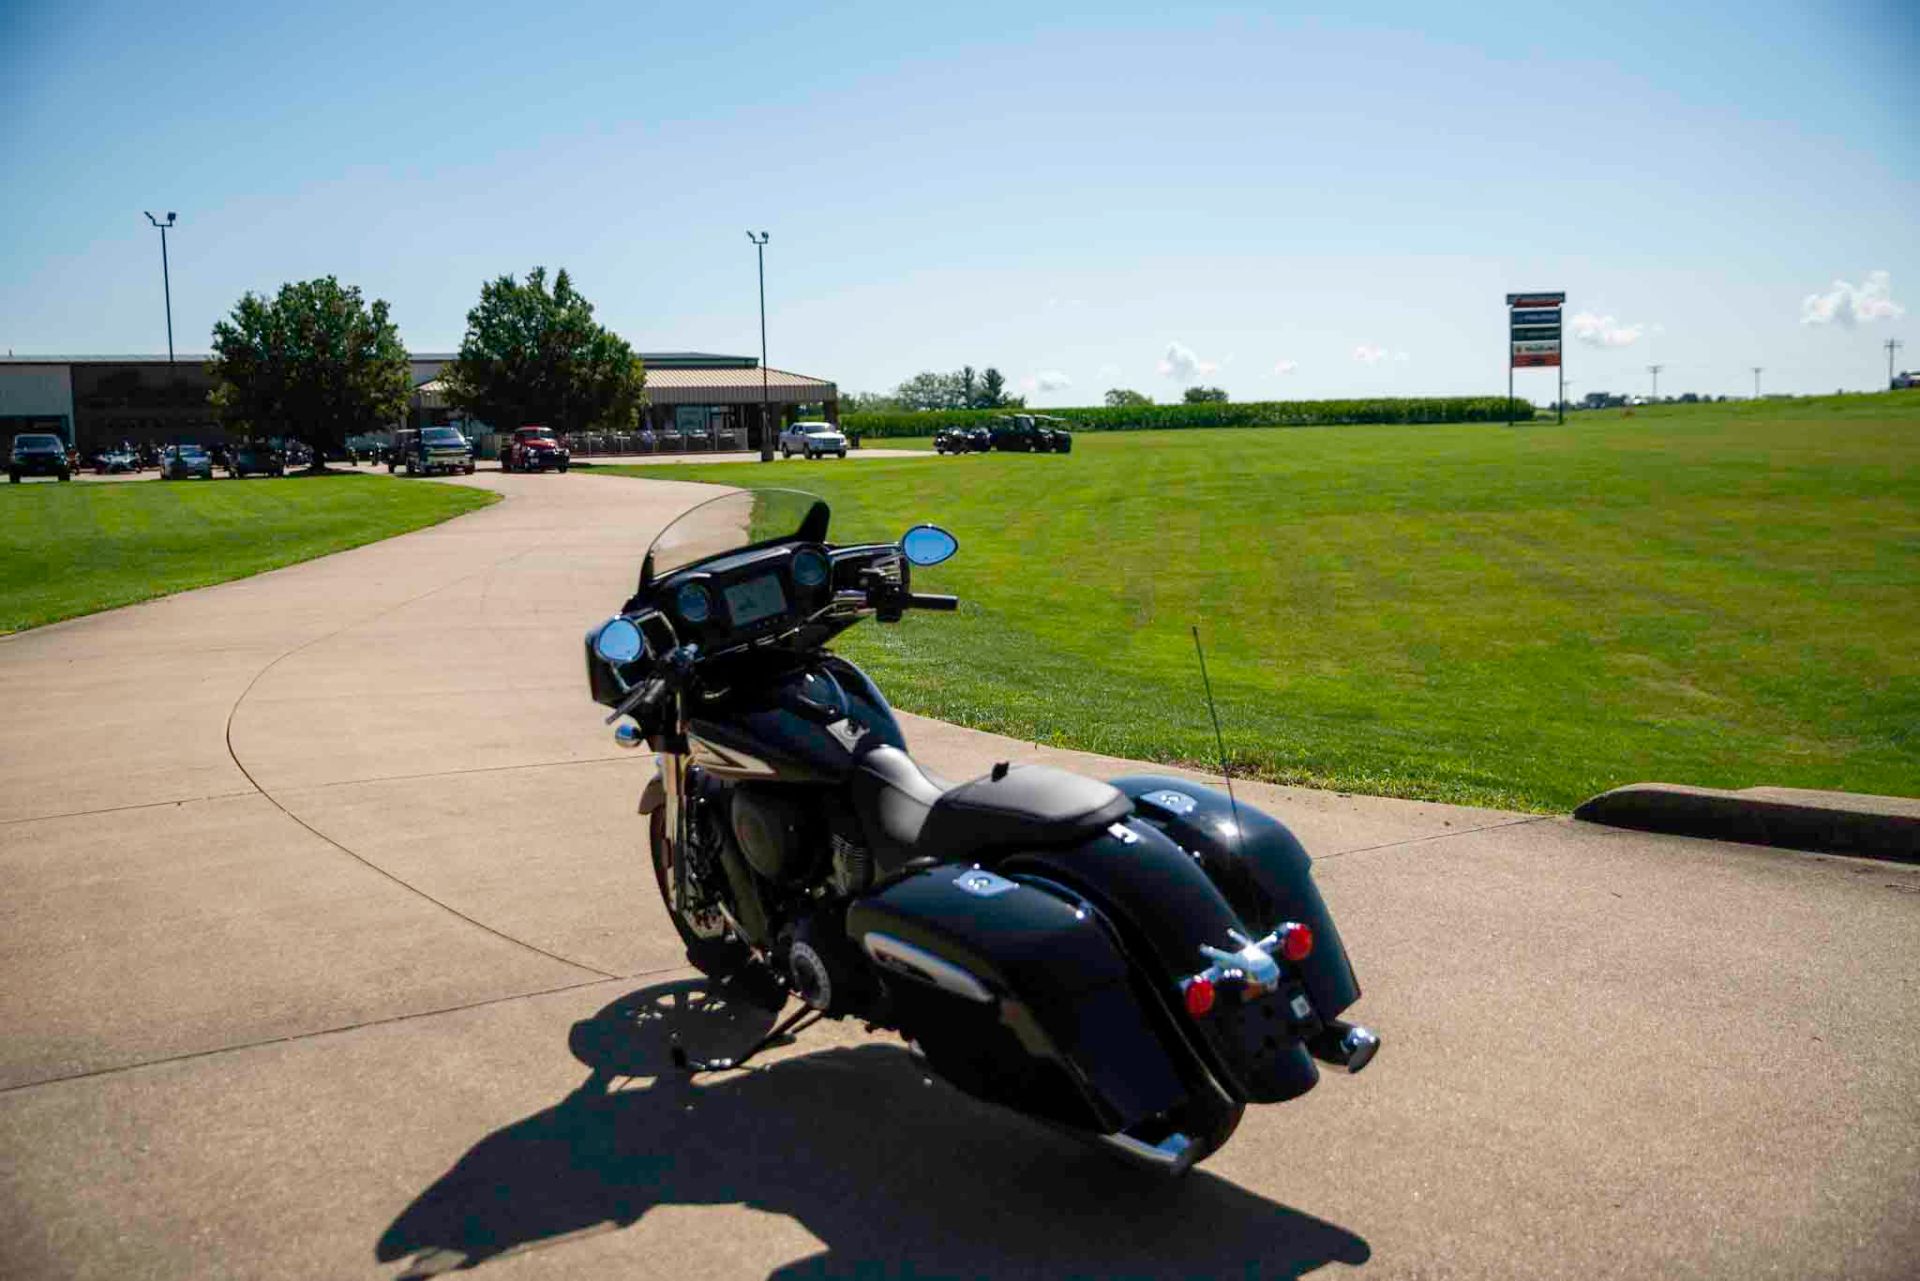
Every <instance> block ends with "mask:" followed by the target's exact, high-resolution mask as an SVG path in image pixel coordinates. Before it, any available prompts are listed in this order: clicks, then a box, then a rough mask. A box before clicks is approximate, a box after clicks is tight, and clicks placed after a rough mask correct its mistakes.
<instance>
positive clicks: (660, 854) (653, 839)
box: [647, 808, 753, 978]
mask: <svg viewBox="0 0 1920 1281" xmlns="http://www.w3.org/2000/svg"><path fill="white" fill-rule="evenodd" d="M647 843H648V845H650V846H651V847H652V850H653V883H654V884H655V885H656V886H658V887H659V889H660V902H661V904H662V905H663V906H664V907H665V908H666V909H667V919H668V920H669V921H672V922H673V932H674V933H675V934H678V935H679V936H680V942H681V944H682V945H683V946H684V947H685V948H686V949H687V960H688V961H689V962H690V963H691V964H692V965H693V967H694V968H695V969H697V970H699V971H700V972H701V973H703V974H706V975H708V976H709V977H712V978H725V977H727V976H728V975H730V974H733V973H735V972H737V971H738V970H740V969H741V967H743V966H744V965H746V963H747V962H748V961H749V960H750V959H752V956H753V953H752V952H750V951H748V950H747V945H746V944H745V943H742V942H741V941H740V940H739V939H736V938H730V937H728V936H727V932H726V930H727V926H726V922H725V921H724V920H723V919H721V917H720V914H719V913H718V912H714V913H712V914H711V915H710V916H708V915H704V914H703V915H697V916H695V917H694V918H693V919H692V920H691V921H689V920H688V919H687V918H686V917H685V916H683V915H682V914H681V913H680V911H679V910H678V909H676V908H675V907H674V905H673V860H674V855H675V851H674V848H673V844H672V842H670V841H668V840H667V811H666V810H665V809H664V808H661V809H657V810H655V811H654V812H653V813H652V814H651V815H649V816H648V821H647Z"/></svg>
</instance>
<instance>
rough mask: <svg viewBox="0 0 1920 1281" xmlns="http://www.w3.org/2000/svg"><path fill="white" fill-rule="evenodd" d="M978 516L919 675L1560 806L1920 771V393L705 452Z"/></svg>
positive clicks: (887, 531)
mask: <svg viewBox="0 0 1920 1281" xmlns="http://www.w3.org/2000/svg"><path fill="white" fill-rule="evenodd" d="M621 470H632V471H634V473H635V474H654V475H660V476H663V477H666V478H670V479H675V480H709V481H714V482H717V483H724V484H734V485H752V484H762V485H764V484H782V485H789V486H795V487H799V488H804V489H811V490H814V491H816V492H818V493H820V494H821V495H823V496H824V497H826V498H828V499H829V500H830V501H831V502H832V503H833V505H834V511H835V520H834V525H835V531H836V537H854V536H869V535H875V536H891V535H896V534H898V533H899V532H900V531H901V530H903V529H904V528H906V526H907V525H909V524H911V523H913V522H914V521H918V520H932V521H937V522H939V523H942V524H945V525H947V526H948V527H949V528H951V529H953V530H954V532H955V533H956V534H958V535H959V537H960V539H961V543H962V550H961V553H960V555H959V557H958V558H957V559H955V560H954V561H953V562H951V563H950V564H949V565H945V566H941V567H939V568H937V569H934V570H931V571H923V572H922V573H920V574H918V575H916V578H915V581H916V583H917V584H920V585H922V586H924V587H925V588H926V589H927V590H933V591H952V592H956V593H958V594H959V595H961V596H962V597H964V598H965V599H966V602H967V603H966V605H965V606H964V607H963V609H962V611H961V613H960V614H959V615H957V616H936V617H927V616H918V617H914V618H912V619H911V620H910V621H909V622H908V623H907V624H906V625H904V626H903V627H901V628H899V629H886V628H878V627H867V628H861V629H859V630H858V631H856V632H855V633H853V634H851V635H850V636H849V637H848V638H847V639H846V640H845V642H844V648H845V649H846V651H847V652H848V653H850V654H852V655H854V656H855V657H857V658H859V659H860V660H861V661H862V662H865V663H868V664H870V665H871V667H872V668H873V670H874V671H875V673H876V675H877V677H878V678H879V679H880V680H881V681H882V683H883V685H884V686H885V688H887V690H888V691H889V693H890V694H891V695H892V696H893V697H894V698H895V699H896V700H897V701H898V702H899V703H900V704H901V705H902V706H904V707H907V708H910V709H912V710H914V711H918V712H924V713H926V714H928V715H933V716H939V717H943V718H945V719H950V720H956V721H960V722H962V723H965V724H969V725H974V726H978V727H980V728H984V729H992V730H997V731H1000V732H1004V733H1009V734H1014V735H1017V736H1020V737H1025V738H1029V739H1034V740H1038V741H1045V742H1050V743H1056V744H1060V745H1063V746H1074V747H1081V748H1086V749H1090V750H1095V751H1106V752H1113V753H1116V754H1122V755H1129V756H1136V757H1144V758H1148V759H1160V760H1181V761H1192V762H1207V761H1210V760H1211V759H1212V757H1213V756H1214V754H1215V753H1214V749H1213V746H1212V738H1211V733H1212V732H1211V729H1210V726H1209V723H1208V721H1207V718H1206V714H1205V710H1204V707H1203V706H1202V704H1201V702H1200V694H1199V679H1198V673H1197V670H1196V668H1195V664H1194V656H1193V644H1192V640H1191V638H1190V635H1189V633H1188V630H1187V629H1188V625H1189V624H1190V623H1192V622H1198V623H1199V624H1200V627H1201V631H1202V635H1203V636H1204V637H1205V639H1206V642H1207V645H1208V655H1209V662H1210V663H1211V665H1212V667H1213V672H1214V682H1215V690H1216V693H1217V695H1218V696H1219V699H1220V710H1221V716H1222V720H1223V722H1224V723H1225V726H1226V736H1227V740H1228V748H1229V751H1230V753H1231V754H1232V756H1233V758H1234V761H1235V763H1236V767H1237V768H1241V769H1245V770H1249V771H1251V772H1254V773H1256V774H1259V775H1260V776H1262V777H1266V778H1269V779H1274V780H1278V781H1288V782H1304V783H1310V784H1313V785H1317V786H1323V787H1332V788H1337V789H1341V790H1353V791H1365V792H1373V793H1380V794H1390V795H1401V796H1413V797H1423V798H1430V799H1437V800H1452V801H1461V802H1467V803H1480V804H1492V805H1502V806H1511V807H1514V808H1521V809H1531V810H1542V811H1559V810H1565V809H1567V808H1569V807H1571V806H1572V805H1574V804H1576V803H1578V802H1579V801H1580V800H1581V799H1583V798H1584V797H1586V796H1589V795H1591V794H1593V793H1594V792H1597V791H1600V790H1603V789H1605V788H1607V787H1611V786H1615V785H1617V784H1620V783H1625V782H1632V781H1637V780H1643V779H1660V780H1664V781H1669V782H1680V783H1694V784H1700V785H1705V786H1723V787H1737V786H1750V785H1756V784H1775V785H1783V786H1801V787H1821V788H1840V789H1845V790H1853V791H1867V792H1886V793H1893V794H1900V795H1913V794H1916V793H1920V396H1911V397H1908V396H1894V395H1885V396H1854V397H1833V398H1822V399H1819V400H1809V401H1798V402H1790V403H1784V404H1776V403H1771V402H1764V403H1760V404H1754V405H1737V406H1736V405H1708V406H1674V407H1661V408H1657V409H1652V410H1640V411H1637V412H1636V413H1634V414H1632V415H1631V416H1629V415H1624V414H1622V413H1620V412H1618V411H1610V412H1604V413H1593V414H1579V415H1575V416H1574V418H1573V420H1572V421H1570V422H1569V423H1567V424H1566V425H1565V426H1555V425H1553V424H1547V423H1542V424H1530V425H1526V426H1523V427H1519V428H1515V429H1508V428H1505V427H1503V426H1498V425H1494V426H1489V425H1458V426H1410V427H1398V426H1395V427H1346V428H1316V429H1267V430H1255V429H1240V430H1210V431H1172V432H1138V433H1132V432H1129V433H1083V434H1081V435H1080V436H1078V437H1077V438H1076V442H1075V451H1074V453H1073V454H1071V455H1068V456H1065V457H1060V456H1036V457H1028V456H1023V455H990V456H985V457H977V456H968V457H962V458H948V459H940V458H929V459H897V460H879V459H875V460H861V461H858V462H855V463H848V464H840V463H837V462H822V463H799V462H794V463H782V464H778V465H775V466H771V467H762V466H758V465H755V464H733V465H711V466H692V467H689V466H673V467H670V468H659V469H656V470H653V471H648V470H647V469H645V468H636V469H621Z"/></svg>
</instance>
